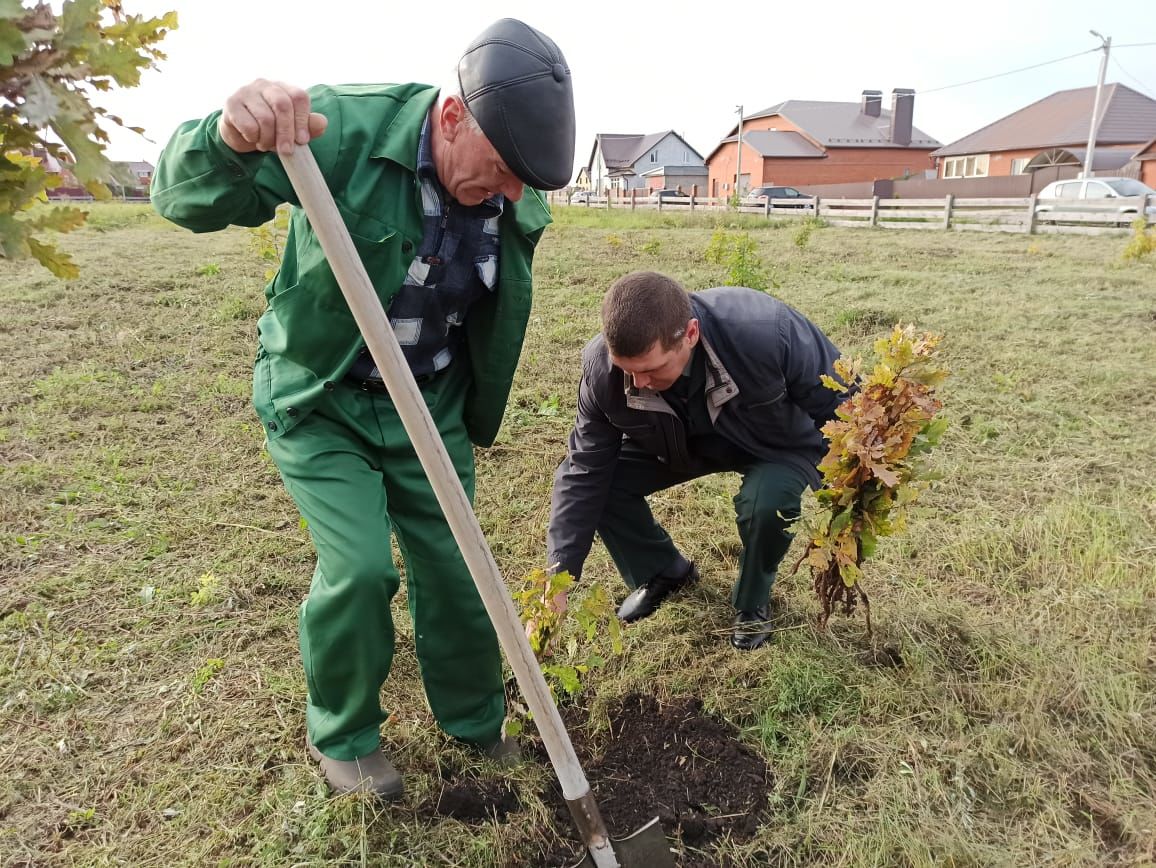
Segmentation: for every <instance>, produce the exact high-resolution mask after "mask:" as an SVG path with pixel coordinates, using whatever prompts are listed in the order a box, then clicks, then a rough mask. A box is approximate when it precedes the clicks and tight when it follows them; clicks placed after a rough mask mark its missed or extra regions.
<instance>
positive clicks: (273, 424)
mask: <svg viewBox="0 0 1156 868" xmlns="http://www.w3.org/2000/svg"><path fill="white" fill-rule="evenodd" d="M269 430H270V431H276V430H277V423H276V422H270V423H269Z"/></svg>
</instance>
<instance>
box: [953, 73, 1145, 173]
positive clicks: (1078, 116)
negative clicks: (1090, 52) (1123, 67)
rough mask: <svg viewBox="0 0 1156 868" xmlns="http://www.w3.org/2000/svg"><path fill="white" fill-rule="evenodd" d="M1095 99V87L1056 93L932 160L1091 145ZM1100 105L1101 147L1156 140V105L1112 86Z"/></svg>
mask: <svg viewBox="0 0 1156 868" xmlns="http://www.w3.org/2000/svg"><path fill="white" fill-rule="evenodd" d="M1095 97H1096V88H1095V87H1081V88H1076V89H1074V90H1061V91H1057V92H1056V93H1053V94H1052V95H1051V96H1046V97H1044V98H1043V99H1041V100H1039V101H1037V102H1034V103H1032V104H1031V105H1029V106H1026V107H1024V108H1022V109H1020V110H1019V111H1017V112H1013V113H1012V114H1010V115H1008V116H1007V117H1004V118H1000V119H999V120H998V121H994V122H993V123H990V124H988V125H987V126H986V127H983V128H981V129H979V130H976V131H975V132H974V133H971V134H970V135H967V136H964V137H963V138H962V139H959V140H957V141H954V142H952V143H951V144H949V145H945V146H944V147H942V148H940V149H939V150H938V151H935V152H934V154H933V156H937V157H952V156H957V155H960V154H986V153H990V152H992V151H1010V150H1016V149H1020V148H1041V149H1042V148H1054V147H1065V146H1068V145H1074V146H1081V145H1086V144H1087V142H1088V127H1089V122H1090V121H1091V117H1092V105H1093V103H1094V102H1095ZM1100 103H1101V105H1100V118H1099V121H1098V125H1097V128H1096V142H1097V143H1098V144H1102V145H1112V144H1116V145H1120V144H1135V143H1136V142H1143V141H1146V140H1148V139H1150V138H1152V137H1153V136H1156V100H1153V99H1150V98H1149V97H1146V96H1144V94H1142V93H1137V92H1136V91H1134V90H1132V89H1131V88H1130V87H1127V86H1125V85H1122V84H1119V83H1112V84H1106V85H1104V91H1103V93H1102V95H1101V98H1100Z"/></svg>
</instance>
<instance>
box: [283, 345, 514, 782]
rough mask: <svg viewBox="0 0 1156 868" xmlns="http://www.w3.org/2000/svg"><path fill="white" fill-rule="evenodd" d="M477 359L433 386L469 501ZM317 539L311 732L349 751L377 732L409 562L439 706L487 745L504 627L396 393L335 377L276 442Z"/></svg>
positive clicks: (422, 660)
mask: <svg viewBox="0 0 1156 868" xmlns="http://www.w3.org/2000/svg"><path fill="white" fill-rule="evenodd" d="M467 377H468V369H467V366H465V365H462V364H454V365H451V366H450V369H449V370H448V371H447V372H445V373H443V374H441V375H440V376H439V377H437V379H435V380H434V381H433V382H432V383H428V384H426V385H425V386H424V387H423V389H422V393H423V395H424V397H425V401H426V405H427V406H428V407H429V409H430V413H431V414H432V416H433V419H434V421H435V423H436V424H437V428H438V431H439V433H440V434H441V437H442V440H443V442H444V443H445V446H446V449H447V450H448V452H449V455H450V459H451V460H452V462H453V464H454V467H455V469H456V470H457V472H458V478H459V479H460V480H461V482H462V485H463V486H464V487H465V490H466V492H467V494H468V495H469V497H470V499H471V501H472V499H473V493H474V457H473V449H472V446H471V444H470V441H469V437H468V436H467V434H466V428H465V424H464V423H463V420H462V410H463V406H464V402H465V392H466V385H467ZM269 454H270V455H271V456H272V457H273V460H274V462H276V464H277V468H278V469H279V470H280V472H281V478H282V479H283V480H284V482H285V487H286V488H287V489H288V491H289V494H290V495H292V497H293V499H294V500H295V501H296V503H297V507H298V509H299V510H300V511H301V515H302V516H303V517H304V518H305V520H306V521H307V522H308V526H309V533H310V534H311V535H312V537H313V544H314V546H315V548H316V550H317V569H316V570H315V571H314V573H313V581H312V584H311V585H310V587H309V596H308V597H307V598H306V599H305V601H304V602H303V603H302V604H301V613H300V644H301V657H302V661H303V663H304V665H305V678H306V683H307V685H308V689H309V703H308V708H307V711H306V722H307V725H308V728H309V736H310V738H311V739H312V741H313V744H314V745H316V747H317V749H318V750H320V751H321V752H322V753H323V754H325V755H326V756H329V757H332V758H333V759H339V760H351V759H354V758H356V757H360V756H364V755H365V754H367V753H370V752H371V751H373V750H374V749H375V748H376V747H377V746H378V744H379V741H380V731H379V726H380V724H381V722H382V721H383V720H384V719H385V717H386V715H385V714H384V713H383V711H382V708H381V703H380V691H381V686H382V684H383V683H384V682H385V680H386V677H387V676H388V675H389V669H390V664H391V663H392V662H393V650H394V625H393V618H392V616H391V614H390V600H391V599H392V598H393V595H394V594H395V593H396V592H397V590H398V586H399V583H400V577H399V574H398V571H397V568H396V567H395V566H394V562H393V555H392V552H391V549H390V535H391V533H393V534H396V535H397V541H398V547H399V548H400V549H401V553H402V556H403V558H404V561H405V573H406V588H407V594H408V601H409V612H410V616H411V617H412V619H413V626H414V643H415V646H416V652H417V658H418V662H419V665H420V668H421V677H422V681H423V684H424V686H425V692H426V698H427V699H428V701H429V707H430V709H431V711H432V712H433V714H434V717H435V718H436V719H437V722H438V724H439V726H441V728H442V729H443V730H445V732H447V733H448V734H449V735H451V736H453V737H455V738H458V739H461V740H462V741H466V742H470V743H474V744H479V745H488V744H491V743H493V742H494V741H496V740H497V739H498V737H499V736H500V734H501V727H502V720H503V718H504V716H505V696H504V692H503V683H502V665H501V657H500V655H499V651H498V641H497V636H496V634H495V633H494V628H493V625H492V624H491V623H490V620H489V617H488V616H487V614H486V611H485V608H484V607H483V605H482V601H481V598H480V597H479V595H478V592H477V589H476V588H475V586H474V583H473V580H472V579H471V578H470V574H469V571H468V569H467V567H466V564H465V561H464V560H463V559H462V556H461V553H460V551H459V550H458V546H457V543H456V542H455V541H454V539H453V535H452V533H451V532H450V528H449V525H448V524H447V523H446V519H445V516H444V514H443V513H442V510H441V507H440V506H439V505H438V503H437V500H436V498H435V497H434V493H433V489H432V487H431V486H430V484H429V481H428V479H427V478H426V475H425V472H424V471H423V469H422V467H421V463H420V462H419V461H418V458H417V454H416V453H415V452H414V449H413V446H412V445H411V443H410V441H409V437H408V436H407V435H406V432H405V429H404V428H403V426H402V423H401V420H400V418H399V417H398V414H397V410H396V408H395V407H394V405H393V401H392V400H391V399H390V398H389V396H388V395H382V394H375V393H369V392H363V391H361V390H360V389H358V388H356V387H355V386H350V385H348V384H341V383H339V384H335V385H334V387H333V388H332V390H331V391H330V392H329V393H328V398H327V399H326V400H324V401H323V402H322V403H321V404H320V405H319V406H318V407H317V408H316V409H315V410H314V411H313V412H312V413H310V414H309V416H308V417H307V418H305V419H304V420H302V421H301V422H300V424H298V425H297V426H296V427H294V428H293V430H291V431H289V432H288V433H286V434H285V435H283V436H282V437H280V438H278V439H276V440H271V441H270V442H269Z"/></svg>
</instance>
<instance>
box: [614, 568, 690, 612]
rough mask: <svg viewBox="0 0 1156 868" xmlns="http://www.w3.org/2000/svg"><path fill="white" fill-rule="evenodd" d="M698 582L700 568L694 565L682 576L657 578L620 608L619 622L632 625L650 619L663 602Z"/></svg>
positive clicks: (623, 602) (625, 601)
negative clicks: (632, 622) (633, 622)
mask: <svg viewBox="0 0 1156 868" xmlns="http://www.w3.org/2000/svg"><path fill="white" fill-rule="evenodd" d="M697 581H698V567H696V566H695V565H694V564H693V563H691V565H690V569H689V570H687V571H686V572H685V573H683V575H681V576H655V577H654V578H653V579H651V580H650V581H649V582H647V583H646V584H645V585H643V586H642V587H641V588H639V589H638V590H637V591H635V592H634V593H633V594H631V595H630V596H629V597H627V598H626V599H625V600H623V601H622V605H621V606H619V607H618V620H619V621H625V622H626V623H628V624H629V623H630V622H631V621H640V620H641V619H643V618H649V617H650V616H651V615H653V614H654V612H655V610H657V609H658V607H659V606H661V605H662V601H663V600H665V599H666V598H667V597H669V596H670V595H671V594H673V593H674V592H675V591H681V590H682V589H683V588H685V587H687V586H688V585H693V584H694V583H695V582H697Z"/></svg>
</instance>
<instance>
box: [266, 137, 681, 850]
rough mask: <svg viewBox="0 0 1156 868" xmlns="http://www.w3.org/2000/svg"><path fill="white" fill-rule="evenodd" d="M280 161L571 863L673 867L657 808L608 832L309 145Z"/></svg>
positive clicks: (379, 303) (431, 421) (510, 604)
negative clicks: (466, 574) (452, 543)
mask: <svg viewBox="0 0 1156 868" xmlns="http://www.w3.org/2000/svg"><path fill="white" fill-rule="evenodd" d="M281 161H282V163H283V164H284V166H285V171H286V173H287V174H288V175H289V180H290V181H291V182H292V184H293V188H294V189H295V190H296V192H297V197H298V199H299V200H300V202H301V207H302V208H304V210H305V214H306V216H308V218H309V222H310V224H311V225H312V227H313V231H314V232H315V233H316V234H317V237H318V239H319V240H320V242H321V247H322V249H323V250H324V251H325V256H326V258H327V259H328V260H329V265H330V267H331V268H332V269H333V274H334V276H335V277H336V278H337V282H338V285H339V286H340V287H341V291H342V293H343V294H344V295H345V300H346V302H347V303H348V305H349V310H350V311H351V312H352V313H353V318H354V319H355V320H356V321H357V326H358V328H359V329H360V330H361V335H362V337H363V338H364V339H365V343H366V346H368V347H369V351H370V353H371V354H372V355H373V360H374V362H376V363H377V368H378V370H379V371H380V372H381V376H382V379H383V380H384V381H385V384H386V387H387V388H388V389H389V394H390V396H391V397H392V398H393V402H394V405H395V406H396V407H397V412H398V415H399V416H400V417H401V421H402V424H403V425H404V426H405V430H406V433H407V434H408V435H409V439H410V440H411V441H412V442H413V445H414V449H415V450H416V452H417V456H418V458H419V460H420V461H421V464H422V467H423V468H424V469H425V472H426V476H428V477H429V481H430V484H431V485H432V486H433V490H434V493H435V494H436V495H437V500H438V503H439V504H440V505H441V508H442V511H443V512H444V513H445V516H446V520H447V521H448V522H449V525H450V529H451V530H452V531H453V535H454V539H455V540H457V543H458V547H459V548H460V549H461V552H462V556H463V557H464V558H465V561H466V564H467V566H468V567H469V570H470V575H472V576H473V579H474V584H475V585H477V588H478V593H479V594H480V595H481V598H482V602H483V604H484V605H485V607H486V612H487V613H489V616H490V620H491V621H492V622H493V624H494V629H495V630H496V631H497V634H498V640H499V641H500V642H501V645H502V650H503V651H504V652H505V654H506V659H507V660H509V661H510V666H511V668H512V669H513V670H514V675H515V676H516V677H517V679H518V686H519V688H521V691H522V695H523V697H524V698H525V700H526V704H527V705H528V706H529V708H530V711H531V712H532V713H533V715H534V723H535V725H536V726H537V727H538V732H539V733H540V734H541V736H542V742H543V743H544V744H545V746H546V752H547V754H549V756H550V763H551V764H552V765H553V766H554V772H555V773H556V774H557V776H558V781H559V782H560V783H561V785H562V795H563V797H564V798H565V799H566V804H567V805H568V806H569V808H570V814H571V816H572V817H573V818H574V823H575V825H576V826H577V827H578V831H579V832H580V833H581V835H582V840H583V842H585V844H586V854H585V856H584V857H583V859H582V861H581V862H579V863H578V864H579V865H581V866H592V868H618V866H621V868H666V866H669V868H674V858H673V856H672V855H671V850H670V847H669V845H668V843H667V840H666V838H665V836H664V835H663V834H662V827H661V826H660V825H659V823H658V818H657V817H655V818H654V819H653V820H651V821H650V822H649V823H647V824H646V825H645V826H643V827H642V828H641V829H639V830H638V831H636V832H634V833H633V834H632V835H630V836H629V837H627V838H624V839H623V840H621V841H611V840H610V836H609V835H608V834H607V832H606V825H605V823H603V821H602V816H601V814H600V813H599V811H598V805H597V804H596V803H595V801H594V796H593V793H592V792H591V790H590V784H589V783H588V782H587V781H586V776H585V775H584V774H583V772H582V768H581V766H579V764H578V757H577V755H575V753H574V746H573V744H572V743H571V742H570V737H569V735H568V734H567V733H566V729H565V727H564V726H563V724H562V718H561V717H560V716H559V714H558V709H557V707H556V706H555V705H554V701H553V699H552V697H551V696H550V689H549V687H547V685H546V681H545V679H544V678H543V677H542V670H541V669H540V668H539V666H538V661H537V660H536V659H535V658H534V652H533V651H532V650H531V648H530V644H529V642H528V641H527V640H526V636H525V634H524V633H523V630H522V625H521V622H520V621H519V620H518V613H517V611H516V610H515V608H514V602H513V600H512V599H511V598H510V594H509V591H507V589H506V586H505V583H504V582H503V581H502V578H501V575H500V574H499V572H498V566H497V564H496V563H495V562H494V557H493V555H492V554H491V552H490V547H489V545H488V544H487V543H486V539H485V537H484V536H483V534H482V529H481V527H480V526H479V524H478V520H477V517H476V516H475V515H474V511H473V508H472V507H471V506H470V501H469V499H468V498H467V497H466V493H465V490H464V489H463V488H462V485H461V482H460V481H459V479H458V476H457V474H456V473H455V472H454V468H453V464H452V463H451V462H450V458H449V454H448V453H447V452H446V449H445V446H444V445H443V443H442V441H441V437H440V436H439V435H438V431H437V427H436V426H435V425H434V422H433V419H432V418H431V417H430V414H429V410H428V409H427V408H426V405H425V401H424V400H423V399H422V396H421V392H420V391H419V390H418V387H417V383H416V382H415V381H414V378H413V374H412V373H411V372H410V369H409V366H408V365H407V364H406V361H405V357H404V356H403V355H402V352H401V347H399V346H398V343H397V339H396V338H395V337H394V335H393V330H392V329H391V328H390V324H389V319H388V318H387V317H386V314H385V311H384V310H383V309H382V306H381V302H380V300H379V299H378V298H377V295H376V293H375V292H374V290H373V284H372V283H371V282H370V280H369V276H368V275H367V274H366V271H365V267H364V266H363V265H362V263H361V259H360V258H359V257H358V255H357V251H356V249H355V248H354V246H353V242H352V240H351V239H350V237H349V232H348V230H347V229H346V227H345V223H344V222H343V221H342V219H341V216H340V214H339V213H338V211H337V206H336V205H335V204H334V202H333V196H332V195H331V194H330V192H329V188H328V187H327V186H326V185H325V180H324V178H323V177H322V176H321V172H320V170H319V169H318V168H317V163H316V161H315V160H314V158H313V152H312V151H311V150H310V149H309V148H308V147H306V146H298V147H296V148H294V149H293V153H292V154H290V155H282V156H281Z"/></svg>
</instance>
